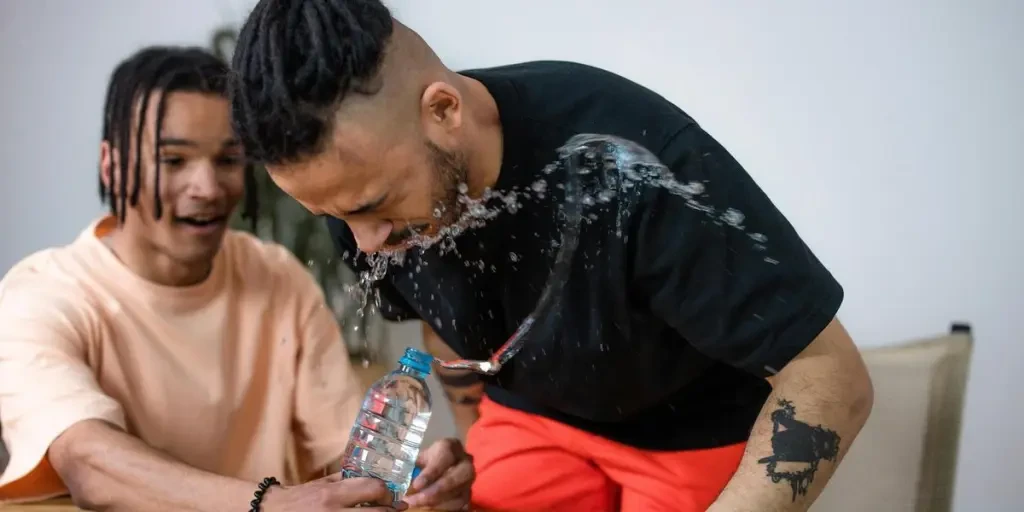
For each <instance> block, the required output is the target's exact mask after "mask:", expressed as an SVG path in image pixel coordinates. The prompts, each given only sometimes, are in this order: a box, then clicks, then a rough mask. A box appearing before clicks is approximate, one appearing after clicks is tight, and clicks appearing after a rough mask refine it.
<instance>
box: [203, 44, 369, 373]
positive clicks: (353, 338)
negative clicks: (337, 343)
mask: <svg viewBox="0 0 1024 512" xmlns="http://www.w3.org/2000/svg"><path fill="white" fill-rule="evenodd" d="M237 37H238V31H237V30H236V29H235V28H233V27H224V28H221V29H219V30H217V31H215V32H214V34H213V38H212V43H211V46H212V48H213V52H214V53H215V54H216V55H217V56H218V57H220V58H221V59H223V60H225V61H226V62H229V61H230V58H231V55H232V53H233V52H234V46H235V41H236V40H237ZM255 177H256V189H257V190H256V193H258V194H259V214H258V217H257V219H256V223H255V227H254V225H253V223H252V222H251V221H250V220H249V219H243V218H242V215H241V208H239V209H237V210H236V212H235V214H234V216H233V217H232V219H231V227H232V228H234V229H238V230H242V231H247V232H250V233H253V234H255V235H256V236H258V237H259V238H261V239H263V240H271V241H274V242H277V243H279V244H281V245H283V246H285V247H287V248H288V249H289V250H290V251H291V252H292V253H293V254H295V256H296V257H297V258H298V259H299V261H302V262H305V263H306V266H307V267H308V268H309V271H310V273H312V275H313V277H314V279H316V281H317V282H318V283H319V284H320V287H321V288H322V289H323V292H324V296H325V298H326V300H327V304H328V305H329V306H330V307H331V310H332V312H333V313H334V316H335V318H337V320H338V323H339V325H340V327H341V329H342V333H343V334H344V337H345V344H346V346H347V348H348V352H349V355H350V357H351V358H352V359H353V361H359V360H361V362H362V363H363V364H364V365H365V364H369V363H371V362H375V361H377V360H378V358H379V356H380V354H381V350H382V349H383V347H382V344H383V343H384V340H385V329H384V322H383V319H382V318H381V316H380V314H379V312H378V311H377V310H376V309H375V308H374V307H372V305H368V306H367V307H366V308H365V311H364V312H363V314H359V313H358V311H357V310H358V306H359V305H358V301H357V296H356V294H354V293H352V292H351V291H350V290H351V289H352V287H354V286H356V284H357V282H358V279H357V277H356V275H355V273H354V272H352V270H351V269H349V268H348V266H347V265H345V264H343V263H342V262H341V261H340V260H339V259H338V258H337V255H336V250H335V247H334V244H333V242H332V241H331V236H330V233H329V232H328V230H327V225H326V223H325V222H323V220H322V219H319V218H317V217H315V216H313V215H311V214H310V213H309V212H308V211H307V210H306V209H305V208H304V207H302V205H300V204H299V203H298V202H297V201H295V200H294V199H292V198H291V197H290V196H288V195H287V194H285V193H284V192H282V191H281V189H279V188H278V187H277V185H275V184H274V182H273V181H272V180H271V179H270V178H269V176H268V175H267V173H266V172H264V171H263V170H262V169H259V168H257V169H256V176H255ZM247 193H248V192H247Z"/></svg>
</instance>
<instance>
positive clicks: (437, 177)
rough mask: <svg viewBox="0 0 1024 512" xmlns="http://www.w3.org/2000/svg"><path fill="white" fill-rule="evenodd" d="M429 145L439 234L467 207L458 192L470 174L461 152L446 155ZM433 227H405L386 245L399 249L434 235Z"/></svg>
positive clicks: (433, 202) (456, 219) (429, 143)
mask: <svg viewBox="0 0 1024 512" xmlns="http://www.w3.org/2000/svg"><path fill="white" fill-rule="evenodd" d="M426 145H427V149H428V150H429V151H430V164H431V165H430V167H431V170H432V171H433V173H434V176H433V178H434V179H433V180H432V181H433V183H434V187H433V190H432V191H431V201H430V202H431V205H432V206H433V208H434V211H433V213H432V215H433V217H434V219H435V221H436V224H438V225H439V227H438V230H439V229H440V228H443V227H445V226H451V225H452V224H455V223H456V222H458V221H459V219H460V218H461V217H462V213H463V210H464V209H465V206H464V205H463V203H462V202H461V201H460V200H459V196H460V195H462V193H461V192H460V191H459V185H461V184H464V183H467V181H468V179H469V170H468V168H467V167H468V166H467V165H466V157H465V155H463V154H461V153H458V152H449V151H445V150H444V149H442V148H441V147H440V146H438V145H436V144H434V143H433V142H430V141H427V142H426ZM431 226H432V224H430V223H417V224H410V225H408V226H405V227H404V228H402V229H400V230H398V231H395V232H392V233H391V235H390V236H388V238H387V240H386V241H385V245H400V244H401V243H402V242H404V241H405V240H407V239H408V238H410V237H412V236H415V235H418V234H427V235H435V234H436V232H434V231H432V230H431V229H430V228H431Z"/></svg>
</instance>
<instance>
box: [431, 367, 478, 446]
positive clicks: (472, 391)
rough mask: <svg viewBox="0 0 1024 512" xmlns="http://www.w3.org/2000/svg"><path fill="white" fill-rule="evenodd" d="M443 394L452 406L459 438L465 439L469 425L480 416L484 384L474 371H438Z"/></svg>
mask: <svg viewBox="0 0 1024 512" xmlns="http://www.w3.org/2000/svg"><path fill="white" fill-rule="evenodd" d="M438 375H439V377H440V379H441V383H442V384H443V385H444V394H445V396H446V397H448V403H449V404H450V405H451V407H452V416H453V418H454V420H455V428H456V429H457V430H458V433H459V438H460V439H462V440H463V441H465V440H466V433H467V432H469V427H470V426H472V425H473V423H474V422H475V421H476V420H477V418H479V417H480V412H479V410H478V407H479V406H480V400H481V399H482V398H483V394H484V385H483V383H482V382H480V378H479V376H477V375H476V374H475V373H461V372H460V373H455V372H453V373H452V374H448V373H442V371H438Z"/></svg>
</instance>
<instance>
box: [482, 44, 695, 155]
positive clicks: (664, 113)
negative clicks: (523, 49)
mask: <svg viewBox="0 0 1024 512" xmlns="http://www.w3.org/2000/svg"><path fill="white" fill-rule="evenodd" d="M466 74H467V75H468V76H470V77H473V78H476V77H478V76H479V77H482V78H483V80H488V79H489V80H491V81H493V80H505V81H507V82H508V83H510V84H511V85H512V86H513V88H514V90H515V93H516V96H517V97H518V102H519V105H517V110H518V113H519V115H521V116H523V117H524V118H525V119H526V120H527V121H529V122H530V123H531V124H533V125H535V126H536V125H540V127H541V129H542V130H544V131H547V132H549V133H551V134H552V135H554V136H556V137H563V136H565V135H566V134H576V133H600V134H609V135H616V136H619V137H624V138H627V139H629V140H632V141H635V142H637V143H640V144H642V145H644V146H645V147H647V148H648V149H650V150H652V151H657V150H659V149H660V147H661V146H662V145H663V144H664V143H665V142H667V141H668V140H669V138H670V137H671V136H672V135H673V134H675V133H677V132H678V131H679V130H681V129H683V128H684V127H686V126H688V125H690V124H693V123H694V120H693V119H692V118H691V117H690V116H689V115H688V114H687V113H686V112H684V111H683V110H682V109H681V108H679V107H678V106H677V105H676V104H674V103H673V102H671V101H669V100H668V99H667V98H665V97H664V96H662V95H661V94H658V93H657V92H655V91H653V90H652V89H650V88H648V87H646V86H644V85H641V84H639V83H637V82H635V81H633V80H630V79H628V78H626V77H624V76H622V75H620V74H617V73H615V72H612V71H609V70H606V69H602V68H599V67H596V66H591V65H588V64H583V63H578V62H568V61H533V62H524V63H519V64H512V65H508V66H502V67H496V68H488V69H483V70H470V71H468V72H466ZM485 83H486V82H485ZM555 134H557V135H555ZM559 142H564V141H559Z"/></svg>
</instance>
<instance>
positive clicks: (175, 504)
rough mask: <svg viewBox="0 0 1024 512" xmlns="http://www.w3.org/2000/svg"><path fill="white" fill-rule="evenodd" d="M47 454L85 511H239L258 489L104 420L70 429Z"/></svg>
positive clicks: (54, 443)
mask: <svg viewBox="0 0 1024 512" xmlns="http://www.w3.org/2000/svg"><path fill="white" fill-rule="evenodd" d="M49 457H50V461H51V463H52V464H53V467H54V469H56V470H57V472H58V473H59V474H60V476H61V478H62V479H63V481H64V483H65V485H67V487H68V490H69V491H70V492H71V496H72V498H73V499H74V501H75V504H76V505H78V506H79V507H81V508H84V509H86V510H103V511H107V510H109V511H115V512H116V511H126V512H128V511H131V512H164V511H167V512H170V511H194V512H205V511H210V512H220V511H224V510H238V509H244V508H245V507H246V506H247V504H248V502H249V501H250V500H251V499H252V494H253V491H254V490H255V489H256V483H254V482H246V481H243V480H236V479H233V478H228V477H223V476H219V475H215V474H213V473H207V472H205V471H201V470H198V469H195V468H192V467H189V466H188V465H186V464H183V463H181V462H178V461H176V460H174V459H173V458H171V457H169V456H168V455H166V454H163V453H161V452H159V451H157V450H155V449H153V448H151V447H149V446H148V445H146V444H145V443H143V442H142V441H141V440H139V439H137V438H135V437H132V436H130V435H128V434H126V433H124V432H122V431H120V430H118V429H116V428H115V427H112V426H110V425H108V424H106V423H104V422H101V421H92V420H91V421H85V422H81V423H79V424H76V425H74V426H72V427H71V428H69V429H68V430H67V431H66V432H65V433H64V434H62V435H61V436H60V437H58V438H57V440H55V441H54V442H53V444H52V445H51V447H50V453H49Z"/></svg>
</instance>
